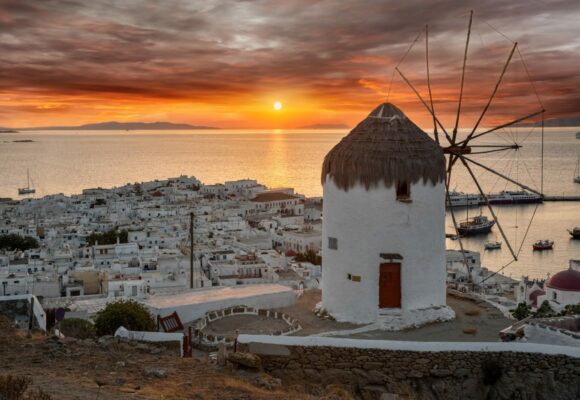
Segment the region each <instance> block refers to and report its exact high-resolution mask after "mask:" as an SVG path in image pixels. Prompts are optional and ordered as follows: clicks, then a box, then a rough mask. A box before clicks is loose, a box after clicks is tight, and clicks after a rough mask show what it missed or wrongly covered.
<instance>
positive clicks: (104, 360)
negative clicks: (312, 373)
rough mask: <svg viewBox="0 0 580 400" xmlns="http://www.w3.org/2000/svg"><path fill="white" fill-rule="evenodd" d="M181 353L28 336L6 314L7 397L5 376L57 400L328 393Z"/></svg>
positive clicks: (287, 399)
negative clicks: (21, 380) (23, 379)
mask: <svg viewBox="0 0 580 400" xmlns="http://www.w3.org/2000/svg"><path fill="white" fill-rule="evenodd" d="M175 352H176V349H173V350H170V349H165V348H164V347H156V346H154V345H150V344H149V345H146V344H133V343H125V342H117V341H116V340H115V339H113V338H111V337H109V338H101V339H100V340H99V341H98V342H97V341H94V340H91V339H85V340H77V339H73V338H66V339H56V338H47V337H43V336H40V335H34V336H33V337H32V338H30V339H29V338H26V336H25V333H24V332H23V331H16V330H14V329H12V327H11V325H10V323H9V322H8V321H7V319H5V318H4V317H2V316H0V360H2V363H1V364H0V398H3V396H4V395H6V393H5V391H6V385H4V386H3V385H2V378H3V377H6V376H12V377H30V378H32V383H31V385H30V386H29V389H28V390H29V392H32V391H34V390H38V389H41V390H42V391H43V392H44V393H46V394H48V395H49V396H50V399H53V400H56V399H59V400H60V399H63V400H66V399H108V400H121V399H174V400H180V399H200V400H201V399H204V400H205V399H207V400H214V399H215V400H218V399H220V400H222V399H223V400H251V399H263V400H270V399H272V400H274V399H282V400H292V399H296V400H314V399H319V398H325V396H324V397H319V395H318V394H317V396H314V395H311V394H308V393H307V391H306V388H305V387H304V385H302V386H296V387H283V386H280V383H279V382H277V381H276V380H273V378H271V377H270V376H269V375H267V374H264V373H260V372H250V371H246V370H233V369H231V368H222V367H218V366H216V365H215V364H210V363H208V362H206V361H204V360H203V357H201V354H198V356H200V358H180V357H179V356H176V355H175ZM270 382H273V384H270ZM329 390H330V391H331V392H332V390H333V389H329ZM29 392H27V393H29ZM319 393H320V395H323V394H324V393H322V392H319ZM9 398H12V397H9ZM14 398H18V397H14ZM327 398H329V399H330V397H327ZM333 398H336V399H338V400H340V399H345V400H347V399H349V398H350V397H333ZM35 399H42V400H49V398H46V397H35Z"/></svg>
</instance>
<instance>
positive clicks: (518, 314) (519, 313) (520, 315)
mask: <svg viewBox="0 0 580 400" xmlns="http://www.w3.org/2000/svg"><path fill="white" fill-rule="evenodd" d="M531 312H532V307H530V306H529V305H528V304H526V303H520V304H518V307H517V308H516V309H515V310H514V311H513V312H512V315H513V317H514V318H515V319H517V320H518V321H520V320H522V319H524V318H527V317H529V316H530V314H531Z"/></svg>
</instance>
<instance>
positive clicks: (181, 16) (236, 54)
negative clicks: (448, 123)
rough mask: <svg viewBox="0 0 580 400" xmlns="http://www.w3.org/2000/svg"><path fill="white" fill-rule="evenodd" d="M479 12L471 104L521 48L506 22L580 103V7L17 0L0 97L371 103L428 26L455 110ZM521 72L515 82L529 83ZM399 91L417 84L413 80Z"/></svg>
mask: <svg viewBox="0 0 580 400" xmlns="http://www.w3.org/2000/svg"><path fill="white" fill-rule="evenodd" d="M472 8H473V9H474V10H475V13H476V20H475V21H476V22H475V23H474V34H473V36H472V42H473V45H472V46H473V48H472V49H471V51H470V56H473V58H474V60H478V61H472V62H470V64H469V70H468V71H469V72H468V78H470V82H471V83H472V84H475V86H476V87H477V85H478V84H482V85H483V84H484V83H485V84H486V85H487V86H485V87H486V89H485V90H480V89H478V90H476V91H473V90H472V91H471V92H469V91H468V93H467V94H466V95H467V96H477V95H478V94H479V96H480V97H481V96H482V92H483V97H485V96H486V95H487V94H488V92H489V90H490V89H487V88H490V87H491V86H490V85H493V80H494V79H496V77H497V74H498V71H499V70H500V69H501V66H502V63H503V62H504V60H505V57H506V56H507V53H508V52H509V48H510V46H511V44H510V43H509V42H508V41H507V40H504V39H503V38H502V37H501V36H499V35H498V34H497V33H495V32H494V31H493V28H492V26H493V27H496V28H499V29H500V30H501V31H502V32H503V33H505V34H506V35H507V36H508V37H510V38H513V39H517V40H518V41H519V43H520V46H521V48H522V49H523V51H524V52H525V54H526V61H527V63H528V66H529V70H530V73H531V74H532V75H533V76H534V78H535V79H536V81H537V86H538V87H539V88H540V90H541V92H542V94H543V95H544V96H545V103H546V106H547V108H548V109H549V111H550V113H551V114H552V115H559V114H566V113H571V112H575V111H574V110H578V109H580V98H579V96H578V95H577V94H576V90H575V88H577V87H578V85H579V84H580V78H579V76H578V74H577V73H576V71H575V68H576V67H575V66H577V65H579V64H580V57H579V54H580V51H579V50H580V41H579V39H578V38H579V37H580V31H579V28H578V23H577V21H576V20H575V18H576V16H577V15H578V14H579V12H580V3H578V1H577V0H571V1H551V2H540V1H530V0H519V1H510V2H507V1H504V0H501V1H500V0H489V1H481V0H479V1H472V0H469V1H456V0H436V1H404V2H403V1H363V2H361V1H340V2H337V1H334V0H328V1H312V0H310V1H306V0H297V1H259V0H258V1H193V0H192V1H185V0H165V1H163V2H152V1H145V0H143V1H141V0H127V1H114V0H102V1H90V2H86V1H81V0H79V1H73V0H49V1H34V0H3V1H2V2H1V3H0V54H2V57H0V91H5V92H10V93H14V92H19V91H23V92H26V93H28V94H30V93H39V94H56V95H58V96H77V95H82V94H91V95H102V96H103V97H104V98H106V97H107V96H114V97H116V98H120V97H138V98H162V99H190V100H192V101H200V102H204V101H207V102H213V101H217V100H218V99H219V98H220V97H222V96H237V97H239V98H244V97H248V96H251V95H252V94H254V93H258V92H261V91H264V90H268V89H270V88H272V87H274V88H275V87H282V88H288V87H290V88H294V89H300V90H302V91H305V92H307V93H311V94H312V95H313V96H316V97H320V98H326V99H328V100H329V101H332V102H335V104H341V105H342V106H344V107H356V108H358V107H361V108H367V106H366V104H364V103H365V102H367V103H370V104H372V103H374V102H376V100H377V97H376V95H377V93H381V94H383V92H384V91H385V90H386V87H387V86H388V83H389V79H390V74H391V72H392V68H393V66H394V64H395V63H396V62H397V60H398V59H399V58H400V57H401V56H402V54H404V52H405V51H406V49H407V47H408V45H409V43H410V42H411V41H412V40H413V38H414V37H415V36H416V35H417V32H419V31H420V30H421V29H422V28H423V26H424V25H425V24H426V23H428V24H429V26H430V32H431V36H430V40H432V46H433V51H432V59H431V63H432V67H433V71H434V78H436V80H437V81H436V82H437V83H436V84H435V86H438V87H439V89H440V91H439V93H440V96H441V98H440V99H439V100H440V101H441V102H442V103H445V102H447V101H449V102H451V101H452V100H451V99H453V98H454V96H455V95H456V91H457V82H458V73H459V71H460V66H461V64H460V61H461V58H460V56H461V52H462V50H463V45H464V40H465V36H464V35H465V29H466V22H467V18H468V14H469V10H470V9H472ZM483 21H487V22H488V23H489V24H490V25H488V24H487V23H486V22H483ZM490 38H493V41H491V40H492V39H490ZM416 50H417V49H416V48H414V52H412V53H411V54H409V57H408V59H407V60H406V64H404V66H405V67H406V68H407V70H408V71H410V74H411V75H413V72H416V71H419V72H420V73H421V74H423V72H422V71H423V70H422V69H421V68H424V66H421V62H422V60H423V58H422V57H424V56H423V53H421V52H420V51H416ZM380 60H384V61H385V62H384V63H381V62H380ZM470 60H471V59H470ZM514 60H515V61H517V60H516V59H514ZM510 68H511V67H510ZM514 68H515V67H514ZM519 72H520V75H519V76H514V82H518V81H521V80H522V79H523V78H525V75H524V73H525V71H523V70H520V71H519ZM414 75H416V78H417V79H418V84H421V83H424V79H423V77H422V76H420V74H419V73H415V74H414ZM483 77H490V79H488V80H485V79H484V78H483ZM522 77H523V78H522ZM361 82H362V83H361ZM364 82H366V84H363V83H364ZM369 82H372V83H369ZM507 87H508V88H511V89H513V90H514V94H518V95H522V96H523V94H524V92H525V91H526V89H525V88H524V87H523V86H522V85H520V86H517V85H515V86H513V85H512V86H509V83H508V86H507ZM372 88H375V89H372ZM393 88H394V90H395V91H396V92H397V93H399V91H401V90H403V86H402V85H401V83H400V82H398V83H396V84H395V85H394V86H393ZM373 90H374V92H373ZM527 90H529V88H528V89H527ZM369 94H370V95H369ZM373 96H374V97H373ZM532 100H533V99H532ZM409 101H410V100H409ZM576 112H577V111H576ZM516 114H517V112H516Z"/></svg>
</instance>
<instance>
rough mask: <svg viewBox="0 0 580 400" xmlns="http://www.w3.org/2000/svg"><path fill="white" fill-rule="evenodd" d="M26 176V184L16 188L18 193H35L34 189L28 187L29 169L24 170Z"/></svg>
mask: <svg viewBox="0 0 580 400" xmlns="http://www.w3.org/2000/svg"><path fill="white" fill-rule="evenodd" d="M26 177H27V185H26V187H25V188H18V194H32V193H36V189H35V188H33V187H30V171H29V170H28V169H27V170H26Z"/></svg>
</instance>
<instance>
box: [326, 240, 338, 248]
mask: <svg viewBox="0 0 580 400" xmlns="http://www.w3.org/2000/svg"><path fill="white" fill-rule="evenodd" d="M328 248H329V249H331V250H337V249H338V239H337V238H333V237H329V238H328Z"/></svg>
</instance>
